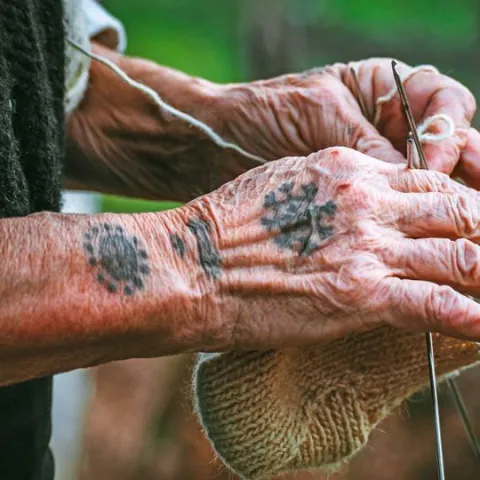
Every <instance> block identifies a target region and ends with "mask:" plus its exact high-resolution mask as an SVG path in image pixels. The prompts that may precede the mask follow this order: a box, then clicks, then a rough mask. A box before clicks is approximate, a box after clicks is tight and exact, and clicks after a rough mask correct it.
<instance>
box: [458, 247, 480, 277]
mask: <svg viewBox="0 0 480 480" xmlns="http://www.w3.org/2000/svg"><path fill="white" fill-rule="evenodd" d="M452 251H453V258H452V263H453V266H454V271H456V272H457V277H458V278H457V279H456V280H457V281H458V282H459V283H461V284H471V283H476V282H477V281H478V280H479V278H480V274H479V273H480V272H479V268H480V262H479V248H478V247H477V245H475V244H474V243H473V242H471V241H470V240H467V239H463V238H462V239H458V240H455V241H454V242H453V249H452Z"/></svg>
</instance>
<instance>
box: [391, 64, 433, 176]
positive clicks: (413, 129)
mask: <svg viewBox="0 0 480 480" xmlns="http://www.w3.org/2000/svg"><path fill="white" fill-rule="evenodd" d="M396 66H397V62H396V61H395V60H392V70H393V78H394V79H395V83H396V85H397V90H398V94H399V95H400V100H401V101H402V107H403V111H404V113H405V116H406V117H407V122H408V126H409V128H410V132H411V134H412V135H413V141H414V142H415V146H416V147H417V153H418V155H419V157H420V166H421V168H424V169H425V170H428V165H427V160H426V159H425V153H424V151H423V147H422V144H421V143H420V138H419V136H418V132H417V125H416V124H415V120H414V119H413V115H412V110H411V109H410V104H409V103H408V100H407V95H406V93H405V90H404V88H403V84H402V81H401V80H400V76H399V75H398V72H397V70H396Z"/></svg>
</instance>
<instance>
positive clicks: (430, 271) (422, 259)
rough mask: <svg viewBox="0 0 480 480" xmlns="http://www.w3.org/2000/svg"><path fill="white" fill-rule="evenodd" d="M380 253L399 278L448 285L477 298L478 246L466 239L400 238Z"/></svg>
mask: <svg viewBox="0 0 480 480" xmlns="http://www.w3.org/2000/svg"><path fill="white" fill-rule="evenodd" d="M381 256H382V261H383V262H384V263H385V264H386V265H388V266H389V267H390V268H391V269H392V272H393V274H394V275H395V276H397V277H399V278H407V279H410V280H423V281H428V282H432V283H438V284H442V285H450V286H451V287H453V288H455V289H456V290H459V291H461V292H463V293H468V294H469V295H473V296H476V297H480V247H479V246H478V245H476V244H475V243H473V242H471V241H469V240H465V239H459V240H449V239H444V238H428V239H418V240H412V239H404V240H402V241H399V242H389V244H388V246H387V248H385V250H383V251H382V253H381Z"/></svg>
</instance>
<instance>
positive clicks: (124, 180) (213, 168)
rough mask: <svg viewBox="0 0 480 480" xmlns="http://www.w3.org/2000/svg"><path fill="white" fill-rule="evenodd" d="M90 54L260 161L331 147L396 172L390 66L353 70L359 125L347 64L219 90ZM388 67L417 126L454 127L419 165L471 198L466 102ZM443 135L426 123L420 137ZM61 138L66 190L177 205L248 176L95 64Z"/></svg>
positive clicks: (400, 142) (425, 75) (436, 80)
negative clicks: (458, 180)
mask: <svg viewBox="0 0 480 480" xmlns="http://www.w3.org/2000/svg"><path fill="white" fill-rule="evenodd" d="M94 51H95V53H97V54H100V55H104V56H106V57H108V58H109V59H110V60H111V61H113V62H115V63H117V64H118V65H119V66H120V67H121V68H122V69H124V70H125V71H126V73H127V74H128V75H130V77H132V78H133V79H134V80H136V81H138V82H141V83H143V84H146V85H148V86H150V87H151V88H153V89H154V90H155V91H156V92H158V94H159V95H160V96H161V97H162V98H163V99H164V100H166V101H167V102H168V103H170V104H171V105H173V106H174V107H176V108H178V109H180V110H182V111H184V112H186V113H189V114H191V115H193V116H194V117H196V118H198V119H199V120H201V121H203V122H205V123H206V124H207V125H209V126H211V127H212V128H213V129H214V130H216V131H217V132H218V133H219V134H220V135H222V136H223V137H224V138H225V139H226V140H227V141H230V142H233V143H236V144H238V145H239V146H241V147H242V148H243V149H245V150H247V151H249V152H251V153H253V154H256V155H258V156H260V157H262V158H265V159H266V160H276V159H278V158H282V157H285V156H289V155H308V154H310V153H313V152H316V151H318V150H321V149H323V148H326V147H330V146H337V145H339V146H347V147H351V148H355V149H357V150H360V151H361V152H363V153H366V154H369V155H371V156H373V157H375V158H378V159H381V160H385V161H388V162H394V163H395V162H397V163H398V162H400V163H402V162H405V158H404V155H403V154H404V149H405V139H406V135H407V123H406V120H405V118H404V116H403V113H402V109H401V106H400V101H399V98H398V95H396V94H394V95H393V96H392V98H391V99H389V100H387V101H383V102H382V103H380V104H378V101H379V99H380V98H381V97H382V96H385V95H388V93H389V92H394V93H395V90H394V89H395V84H394V80H393V75H392V71H391V65H390V61H389V60H368V61H364V62H360V63H358V64H355V65H354V66H355V69H356V71H357V78H358V81H359V83H360V88H361V95H362V97H363V99H364V102H365V104H366V108H367V110H368V112H369V116H370V117H371V118H370V119H367V118H365V117H364V116H363V115H362V112H361V110H360V106H359V104H358V102H357V100H356V98H355V97H354V95H353V93H352V89H353V83H352V82H353V78H352V75H351V74H350V66H349V65H344V64H336V65H333V66H331V67H327V68H325V69H317V70H311V71H309V72H305V73H301V74H294V75H287V76H283V77H279V78H275V79H271V80H266V81H257V82H251V83H242V84H229V85H219V84H216V83H212V82H209V81H206V80H203V79H199V78H194V77H190V76H188V75H185V74H183V73H181V72H178V71H175V70H172V69H169V68H166V67H162V66H160V65H157V64H155V63H153V62H149V61H146V60H143V59H138V58H131V57H125V56H122V55H120V54H117V53H115V52H112V51H111V50H109V49H108V48H105V47H102V46H100V45H94ZM398 68H399V71H400V74H401V75H402V76H403V77H404V78H405V88H406V91H407V95H408V96H409V99H410V102H411V104H412V107H413V111H414V115H415V117H416V120H417V121H418V122H422V120H424V119H425V118H428V117H431V116H432V115H434V114H439V113H442V114H447V115H449V116H450V117H451V119H452V121H453V122H454V123H455V128H456V130H455V134H454V136H452V137H451V138H449V139H447V140H444V141H442V142H441V143H438V144H436V145H434V144H427V145H425V151H426V155H427V158H428V161H429V164H430V166H431V167H432V168H433V169H435V170H439V171H442V172H444V173H448V174H452V173H455V174H458V175H461V176H462V178H463V179H464V180H465V181H466V182H467V183H468V184H469V185H471V186H474V187H479V186H480V167H479V164H478V162H477V157H478V156H479V154H480V140H479V137H480V135H479V134H478V133H477V132H476V131H475V130H473V129H471V128H470V121H471V119H472V116H473V114H474V112H475V101H474V99H473V97H472V95H471V93H470V92H469V91H468V90H467V89H466V88H465V87H463V86H462V85H461V84H459V83H458V82H456V81H454V80H452V79H451V78H449V77H446V76H444V75H440V74H438V73H434V72H432V71H423V70H421V71H415V72H414V74H413V75H411V76H410V77H408V74H409V72H411V69H410V67H407V66H405V65H403V64H399V67H398ZM406 75H407V77H405V76H406ZM392 89H393V90H392ZM379 105H381V107H380V106H379ZM370 120H371V121H370ZM374 120H375V121H376V126H374V124H373V123H375V121H374ZM372 122H373V123H372ZM444 127H445V125H444V124H443V122H437V123H435V124H433V125H432V126H431V129H430V130H429V131H430V133H432V130H433V129H440V130H442V128H444ZM68 133H69V139H70V141H69V150H68V156H67V163H66V168H65V172H66V177H67V182H68V186H70V187H72V188H82V189H95V190H100V191H104V192H110V193H119V194H122V195H133V196H140V197H144V198H151V199H167V200H180V201H188V200H191V199H192V198H195V197H196V196H198V195H200V194H202V193H206V192H209V191H212V190H213V189H215V188H217V187H219V186H220V185H222V184H223V183H225V182H228V181H230V180H231V179H233V178H235V177H236V176H238V175H240V174H241V173H243V172H245V171H246V170H248V169H250V168H253V167H256V166H258V162H254V161H252V160H250V159H249V158H246V157H244V156H242V155H240V154H237V153H236V152H233V151H232V150H225V149H220V148H219V147H217V146H216V145H215V144H214V143H213V142H212V141H211V140H210V139H209V138H207V137H206V136H205V135H204V134H203V133H202V132H200V131H199V130H197V129H196V128H192V127H191V126H190V125H189V124H187V123H185V122H184V121H183V120H179V119H176V118H175V117H173V116H172V115H171V114H168V113H165V112H163V111H161V110H160V109H159V108H158V107H157V106H156V105H154V104H153V102H152V100H151V99H150V98H149V97H148V96H146V95H145V94H144V93H142V92H140V91H138V90H136V89H134V88H132V87H131V86H129V85H126V84H125V83H124V82H122V80H120V79H119V78H118V76H116V75H115V74H114V73H113V72H111V71H110V70H108V69H107V68H106V67H105V66H104V65H101V64H100V63H98V62H96V61H93V62H92V64H91V69H90V84H89V89H88V91H87V93H86V97H85V99H84V101H83V103H82V104H81V105H80V107H79V108H78V109H77V110H76V111H75V112H74V114H73V115H72V117H71V118H70V119H69V123H68Z"/></svg>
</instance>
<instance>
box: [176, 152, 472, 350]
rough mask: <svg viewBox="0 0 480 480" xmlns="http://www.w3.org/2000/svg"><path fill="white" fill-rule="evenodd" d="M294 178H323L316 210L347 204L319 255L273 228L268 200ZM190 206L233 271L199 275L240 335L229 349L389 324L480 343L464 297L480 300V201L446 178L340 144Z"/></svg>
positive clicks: (211, 301)
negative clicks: (281, 238)
mask: <svg viewBox="0 0 480 480" xmlns="http://www.w3.org/2000/svg"><path fill="white" fill-rule="evenodd" d="M286 182H293V183H294V185H295V186H294V189H293V193H294V194H295V193H298V191H299V190H301V185H305V184H310V183H314V184H316V185H318V187H319V190H318V193H317V195H316V197H315V204H317V205H323V204H325V203H326V202H329V201H333V202H335V204H336V206H337V208H336V212H335V214H334V215H333V216H332V217H331V218H330V217H329V218H328V219H327V218H325V220H328V222H326V223H328V224H329V225H330V226H331V227H332V228H333V230H332V233H331V235H330V236H329V238H327V239H325V240H324V241H322V242H319V246H318V248H317V249H316V250H315V251H313V252H312V253H310V254H308V255H302V254H300V253H299V252H298V251H294V250H292V249H289V248H282V247H281V246H279V245H278V244H276V243H275V237H276V236H277V235H278V233H279V232H278V230H277V231H275V230H272V231H268V229H266V228H265V227H264V225H263V224H262V218H263V217H265V215H266V211H267V210H268V208H266V207H265V205H264V201H265V197H266V196H267V195H268V194H269V193H270V192H272V191H278V188H279V187H280V186H281V185H283V184H285V183H286ZM240 207H241V208H240ZM180 210H181V213H182V215H185V216H186V217H188V218H193V217H196V216H201V217H202V218H204V219H206V220H208V221H210V222H211V224H212V225H213V227H212V228H211V232H212V240H213V242H214V243H215V245H216V246H217V248H218V250H219V252H220V257H221V258H222V273H221V275H220V276H219V278H218V280H212V279H209V278H206V277H205V275H202V276H200V277H199V278H202V280H201V281H202V282H203V287H204V289H205V291H206V292H210V294H209V295H206V298H207V300H206V301H205V302H206V303H205V304H204V306H203V307H202V311H205V312H206V318H209V319H210V321H211V322H212V324H213V325H223V326H226V327H227V328H230V329H231V332H232V333H231V337H232V338H233V340H232V343H231V344H229V345H227V346H226V349H228V350H231V349H232V348H239V349H248V348H261V349H264V348H268V347H280V346H286V345H287V346H292V345H297V344H307V343H312V342H314V343H315V342H319V341H325V340H328V339H332V338H336V337H341V336H343V335H345V334H348V333H351V332H354V331H362V330H365V329H371V328H374V327H376V326H379V325H382V324H390V325H393V326H395V327H398V328H402V329H408V330H413V331H427V330H432V331H438V332H440V333H443V334H447V335H450V336H454V337H459V338H466V339H470V340H477V341H478V340H480V305H478V304H477V303H475V302H474V301H473V300H471V299H470V298H468V297H467V296H464V295H462V294H460V293H457V291H455V290H454V289H456V290H458V291H461V292H464V293H466V294H472V295H479V294H480V281H479V280H480V273H479V269H478V264H479V258H480V249H479V247H478V246H477V245H476V243H475V242H477V241H478V240H479V239H480V224H479V220H478V219H479V218H480V194H478V193H477V192H476V191H474V190H472V189H469V188H467V187H465V186H462V185H460V184H458V183H457V182H454V181H453V180H450V179H449V177H448V176H447V175H445V174H441V173H436V172H427V171H420V170H407V169H406V167H405V166H399V165H393V164H388V163H386V162H381V161H377V160H375V159H372V158H370V157H368V156H365V155H363V154H361V153H359V152H356V151H354V150H350V149H345V148H333V149H327V150H324V151H322V152H319V153H316V154H312V155H310V156H308V157H306V158H303V157H297V158H286V159H283V160H279V161H276V162H272V163H270V164H268V165H266V166H263V167H259V168H257V169H255V170H252V171H251V172H247V173H246V174H244V175H242V176H241V177H239V178H238V179H236V180H235V181H233V182H231V183H229V184H227V185H225V186H223V187H221V188H220V189H219V190H217V191H215V192H214V193H212V194H209V195H206V196H204V197H202V198H200V199H198V200H196V201H193V202H191V203H190V204H188V205H187V206H186V207H184V208H182V209H180ZM297 228H298V224H297V225H295V224H292V225H290V227H289V231H295V230H296V229H297ZM199 281H200V280H199ZM438 284H444V285H443V286H440V285H438ZM445 284H447V285H451V286H452V287H453V288H450V287H449V286H445ZM233 321H234V323H229V322H233Z"/></svg>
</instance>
